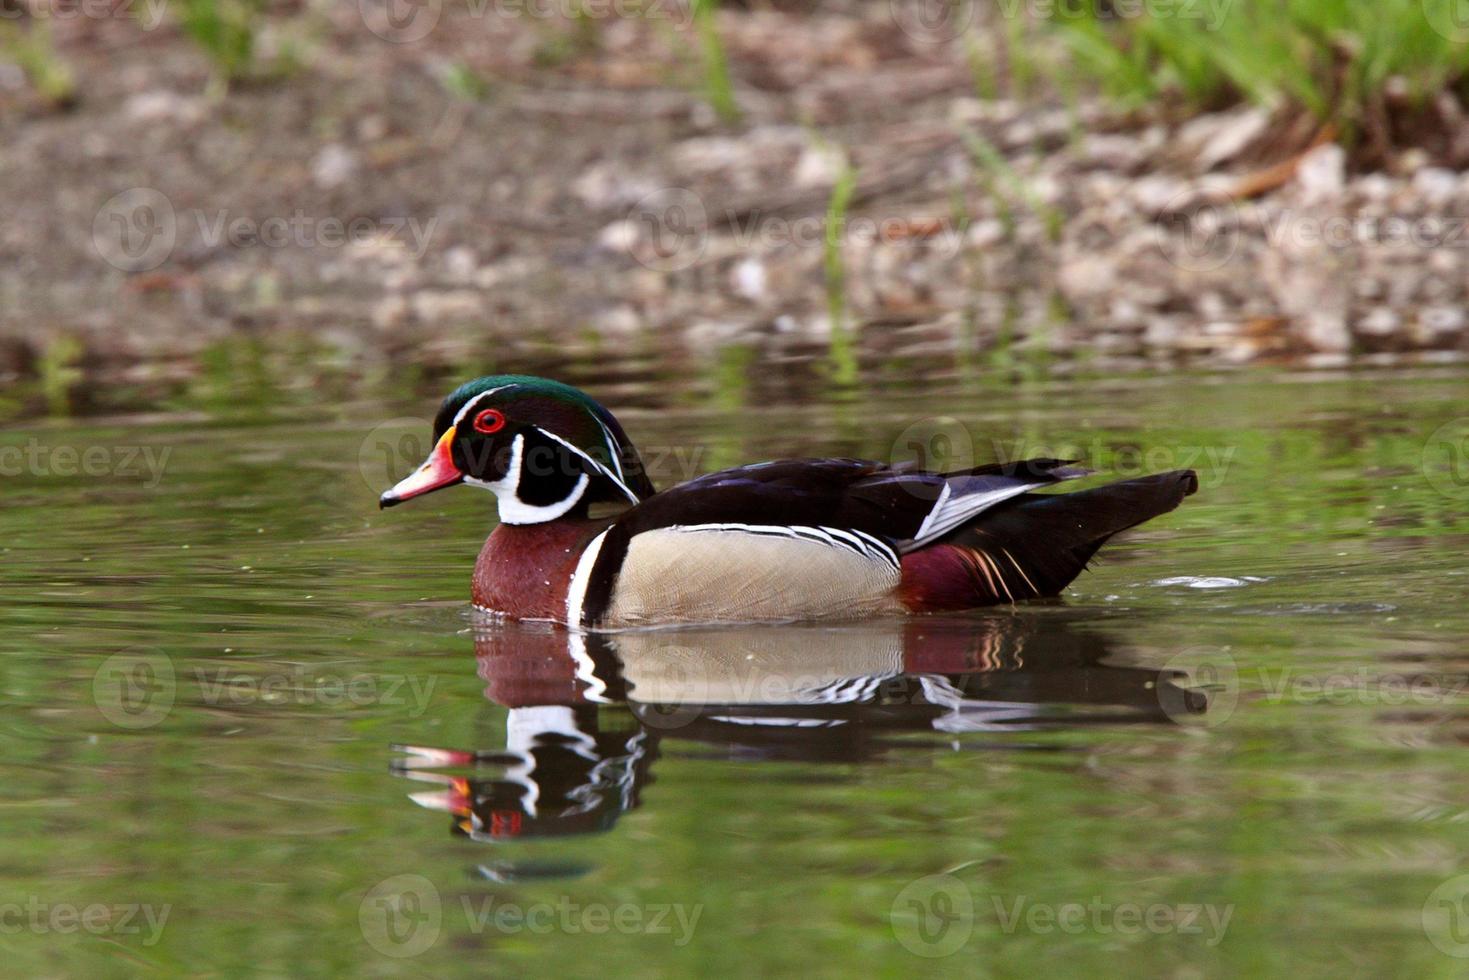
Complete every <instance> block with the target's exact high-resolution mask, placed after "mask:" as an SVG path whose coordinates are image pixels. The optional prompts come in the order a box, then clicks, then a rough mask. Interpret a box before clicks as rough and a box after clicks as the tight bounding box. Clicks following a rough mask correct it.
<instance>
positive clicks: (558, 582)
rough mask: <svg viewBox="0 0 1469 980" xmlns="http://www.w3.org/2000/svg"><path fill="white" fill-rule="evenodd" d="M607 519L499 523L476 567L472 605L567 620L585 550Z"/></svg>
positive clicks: (510, 613)
mask: <svg viewBox="0 0 1469 980" xmlns="http://www.w3.org/2000/svg"><path fill="white" fill-rule="evenodd" d="M607 523H608V522H607V521H578V520H560V521H550V522H548V523H545V524H501V525H500V526H499V527H497V528H495V530H494V531H492V532H490V536H489V537H488V538H486V539H485V546H484V547H483V548H482V549H480V553H479V559H478V560H477V561H476V562H475V563H474V583H473V587H472V589H471V594H472V596H473V599H474V604H475V605H476V606H479V607H481V608H482V609H488V610H490V611H492V612H496V613H500V614H501V615H504V616H506V617H507V618H510V619H544V620H554V621H556V622H564V621H565V619H566V590H567V587H568V585H569V584H570V582H571V575H572V572H574V571H575V570H576V562H577V559H578V558H580V557H581V553H582V549H584V548H585V547H586V546H587V543H588V542H589V541H591V539H592V538H593V537H594V536H596V534H597V533H598V532H599V531H601V530H602V529H603V528H605V527H606V526H607Z"/></svg>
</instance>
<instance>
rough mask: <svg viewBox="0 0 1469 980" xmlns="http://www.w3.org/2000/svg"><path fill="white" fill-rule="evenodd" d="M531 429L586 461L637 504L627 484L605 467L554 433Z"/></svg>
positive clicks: (536, 427)
mask: <svg viewBox="0 0 1469 980" xmlns="http://www.w3.org/2000/svg"><path fill="white" fill-rule="evenodd" d="M532 428H534V429H535V430H536V431H537V432H539V433H540V434H541V435H543V436H545V437H546V438H547V439H554V440H556V441H557V442H559V443H561V445H563V446H565V447H566V448H567V449H570V450H571V451H572V452H574V453H576V454H577V455H578V456H580V457H581V458H582V459H584V460H586V461H587V465H589V466H591V467H593V468H595V469H596V470H597V472H599V473H601V474H602V475H603V476H605V477H606V478H607V479H609V480H611V481H612V482H613V483H615V484H617V489H619V490H621V491H622V492H623V493H625V494H626V495H627V499H628V500H629V501H631V502H632V503H637V502H638V495H637V494H635V493H633V492H632V491H631V490H630V489H628V486H627V484H626V483H623V482H622V480H620V479H618V477H617V476H616V474H614V473H613V472H612V471H611V470H609V469H608V468H607V467H605V466H603V465H602V464H601V463H599V462H597V461H596V460H595V459H593V458H592V457H590V456H588V455H587V454H586V453H584V452H582V451H581V450H580V449H578V448H577V447H576V446H573V445H572V444H571V443H569V442H567V441H566V440H565V439H563V438H561V437H560V436H558V435H557V434H556V433H554V432H547V431H546V430H545V429H543V428H541V427H540V426H538V425H537V426H532ZM613 458H614V459H615V458H616V456H615V455H614V456H613Z"/></svg>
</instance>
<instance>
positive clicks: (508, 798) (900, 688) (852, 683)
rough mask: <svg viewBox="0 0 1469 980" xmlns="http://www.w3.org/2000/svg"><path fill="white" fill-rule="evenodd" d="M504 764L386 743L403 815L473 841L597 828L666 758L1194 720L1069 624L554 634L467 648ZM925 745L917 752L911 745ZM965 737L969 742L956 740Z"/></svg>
mask: <svg viewBox="0 0 1469 980" xmlns="http://www.w3.org/2000/svg"><path fill="white" fill-rule="evenodd" d="M474 643H475V654H476V657H477V660H478V664H479V674H480V676H481V677H483V678H484V680H485V681H486V683H487V686H486V688H485V695H486V697H487V698H488V699H489V700H490V701H492V702H495V703H497V704H500V705H503V706H505V707H506V708H508V709H509V715H508V719H507V722H506V739H505V747H504V748H503V749H491V750H470V751H465V750H453V749H442V748H429V747H423V746H395V747H394V748H395V751H398V752H401V753H402V755H401V756H399V757H397V758H395V760H394V763H393V768H394V771H395V772H396V773H398V774H399V775H403V776H406V777H408V778H411V779H415V780H422V781H426V782H431V783H435V784H437V785H438V786H439V787H440V788H439V789H436V790H434V791H429V792H422V793H414V794H412V799H413V800H414V801H415V802H417V803H419V804H420V805H422V806H426V807H429V808H431V809H438V810H445V811H447V812H449V813H450V814H452V815H453V821H454V822H453V829H454V832H455V833H459V834H464V835H466V836H468V837H470V838H472V839H474V840H479V841H504V840H511V839H522V838H529V837H555V836H565V835H573V834H585V833H593V832H600V831H605V830H608V829H610V828H611V827H612V825H613V824H614V823H615V822H616V821H617V819H618V818H619V817H620V816H621V815H622V814H623V813H625V812H626V811H628V810H631V809H633V808H634V807H636V806H638V805H639V801H640V797H641V794H642V791H643V790H644V789H645V788H646V787H647V786H648V785H649V784H650V783H651V782H652V769H653V765H654V763H655V762H656V760H657V759H658V757H659V754H660V752H661V751H670V750H671V751H676V752H678V753H679V754H681V755H685V756H689V755H702V756H704V757H711V756H712V757H719V758H728V759H731V760H736V761H746V762H758V761H766V760H791V761H800V762H808V763H810V762H841V763H860V762H863V761H867V760H872V759H875V758H877V757H879V756H881V755H883V754H884V753H886V752H891V751H900V750H901V751H912V750H923V749H925V748H927V749H928V750H933V749H935V748H941V749H943V750H961V749H966V748H968V749H972V748H1003V749H1006V750H1015V749H1022V748H1039V747H1040V746H1037V745H1034V744H1031V745H1027V744H1026V743H1024V742H1021V741H1017V740H1015V739H1012V738H1000V739H997V738H995V737H990V738H988V739H981V740H978V741H976V740H975V738H974V737H973V734H974V733H991V734H992V735H993V733H1002V732H1010V733H1014V732H1024V731H1036V730H1041V729H1055V728H1075V727H1081V726H1092V725H1117V724H1138V723H1143V724H1148V723H1153V724H1157V723H1163V724H1176V723H1180V722H1184V721H1188V720H1190V719H1196V718H1198V717H1199V716H1201V715H1203V714H1204V713H1205V712H1206V711H1207V709H1208V699H1207V696H1206V695H1205V693H1204V691H1203V690H1202V689H1200V688H1194V687H1189V686H1186V685H1187V680H1186V678H1185V675H1184V674H1183V673H1182V672H1181V671H1176V670H1167V669H1165V670H1160V669H1158V668H1156V667H1154V668H1148V667H1142V666H1130V665H1122V664H1117V663H1113V662H1111V661H1113V660H1116V659H1119V658H1117V657H1116V656H1115V655H1114V651H1113V650H1112V649H1110V648H1109V643H1108V641H1107V639H1106V638H1105V635H1104V634H1103V632H1101V629H1100V627H1099V626H1098V624H1096V623H1091V624H1088V625H1080V624H1075V623H1073V622H1071V621H1070V617H1068V616H1067V614H1066V613H1065V611H1064V610H1061V609H1042V610H1036V611H1031V612H1027V613H1024V614H1014V613H1012V614H1008V615H994V616H990V617H986V618H983V619H975V618H964V619H948V620H945V619H941V618H924V619H911V620H902V621H894V622H891V623H877V624H874V623H864V624H861V625H853V626H850V627H842V626H836V627H833V626H824V627H815V626H789V627H782V626H762V627H758V628H748V629H730V628H727V627H726V628H709V629H681V630H658V631H645V632H628V633H601V634H596V633H591V634H580V633H568V632H566V631H565V630H562V629H559V628H558V629H550V628H547V629H544V630H538V629H534V628H530V627H526V626H518V627H509V626H504V625H495V626H485V627H482V628H477V629H476V632H475V639H474ZM919 733H926V734H927V735H929V736H931V737H930V738H927V739H925V738H922V737H921V735H920V734H919ZM965 736H969V737H965Z"/></svg>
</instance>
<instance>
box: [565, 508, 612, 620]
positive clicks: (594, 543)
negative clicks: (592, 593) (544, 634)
mask: <svg viewBox="0 0 1469 980" xmlns="http://www.w3.org/2000/svg"><path fill="white" fill-rule="evenodd" d="M606 538H607V532H606V531H603V532H602V533H601V534H599V535H597V536H596V537H595V538H593V539H592V540H591V543H590V544H588V545H587V546H586V549H585V550H584V551H582V553H581V557H580V558H578V559H577V561H576V571H574V572H572V573H571V582H570V583H569V584H568V585H567V587H566V626H567V628H568V629H573V630H578V629H581V626H582V621H581V617H582V607H583V606H585V605H586V601H587V586H589V585H590V584H591V581H592V566H593V565H595V564H596V563H597V556H598V555H599V554H601V553H602V542H603V541H604V540H606Z"/></svg>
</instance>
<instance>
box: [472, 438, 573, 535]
mask: <svg viewBox="0 0 1469 980" xmlns="http://www.w3.org/2000/svg"><path fill="white" fill-rule="evenodd" d="M524 456H525V436H523V435H517V436H516V437H515V441H514V442H512V443H511V444H510V466H509V468H507V469H506V470H505V475H504V476H503V477H501V478H500V479H498V480H494V481H490V480H479V479H476V478H475V477H472V476H466V477H465V478H464V482H465V483H467V484H469V485H470V486H473V487H484V488H485V489H486V490H491V491H494V494H495V496H496V497H497V498H498V499H499V504H500V522H501V523H502V524H541V523H544V522H545V521H554V520H555V519H556V518H558V517H562V516H564V515H565V514H566V513H568V512H569V511H570V510H571V508H573V507H575V506H576V505H577V502H578V501H579V500H581V498H582V494H584V493H586V492H587V487H588V486H590V485H591V482H592V481H591V480H590V478H588V477H587V475H586V474H585V473H583V474H581V477H580V478H579V479H578V480H577V481H576V486H574V487H572V488H571V493H570V494H568V495H567V497H566V499H564V500H558V501H557V502H556V503H554V504H544V505H542V504H528V503H526V502H525V501H523V500H521V499H520V461H521V459H522V458H524Z"/></svg>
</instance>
